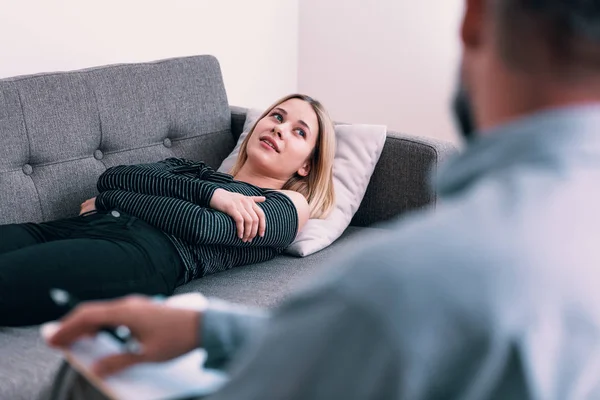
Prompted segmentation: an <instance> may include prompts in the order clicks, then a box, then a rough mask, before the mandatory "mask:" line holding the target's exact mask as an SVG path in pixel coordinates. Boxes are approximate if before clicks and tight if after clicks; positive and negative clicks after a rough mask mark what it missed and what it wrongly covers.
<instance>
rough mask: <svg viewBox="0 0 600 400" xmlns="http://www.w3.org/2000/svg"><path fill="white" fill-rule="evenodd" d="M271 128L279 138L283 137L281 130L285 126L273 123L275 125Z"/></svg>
mask: <svg viewBox="0 0 600 400" xmlns="http://www.w3.org/2000/svg"><path fill="white" fill-rule="evenodd" d="M273 130H274V131H275V134H276V135H277V136H279V138H280V139H283V132H284V130H285V128H284V127H283V126H281V125H275V127H274V128H273Z"/></svg>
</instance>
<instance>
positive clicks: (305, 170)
mask: <svg viewBox="0 0 600 400" xmlns="http://www.w3.org/2000/svg"><path fill="white" fill-rule="evenodd" d="M309 173H310V160H306V161H305V162H304V164H303V165H302V167H301V168H300V169H299V170H298V175H300V176H307V175H308V174H309Z"/></svg>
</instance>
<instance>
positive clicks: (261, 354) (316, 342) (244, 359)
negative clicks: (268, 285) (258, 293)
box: [203, 288, 397, 400]
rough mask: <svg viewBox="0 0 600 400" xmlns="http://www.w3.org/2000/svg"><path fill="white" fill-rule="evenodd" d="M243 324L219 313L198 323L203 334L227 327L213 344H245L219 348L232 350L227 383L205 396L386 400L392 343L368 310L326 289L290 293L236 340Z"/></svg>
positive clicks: (240, 319)
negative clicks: (233, 358) (286, 300)
mask: <svg viewBox="0 0 600 400" xmlns="http://www.w3.org/2000/svg"><path fill="white" fill-rule="evenodd" d="M248 322H249V320H247V319H246V320H244V319H243V317H240V316H234V317H232V316H231V315H227V314H223V313H221V314H219V315H212V316H211V318H209V319H207V320H206V321H205V323H206V324H207V326H205V327H204V328H203V329H204V331H205V332H206V331H208V330H211V329H214V327H215V326H218V325H221V326H223V325H225V326H227V327H231V331H229V333H228V334H227V335H222V336H221V337H222V338H227V337H230V338H231V339H230V340H228V341H223V340H222V339H221V340H220V342H224V343H245V344H248V345H247V346H245V347H241V346H231V347H230V349H231V350H230V351H227V352H226V354H228V356H231V355H233V354H234V353H236V350H237V353H238V355H236V362H235V364H234V365H233V367H232V368H231V370H230V371H229V372H230V376H231V381H230V382H229V383H228V384H227V385H226V386H225V387H224V388H223V389H221V390H220V391H219V392H218V393H216V394H215V395H214V397H211V399H241V398H243V399H289V400H294V399H298V400H299V399H317V400H318V399H323V400H325V399H327V400H329V399H380V398H392V397H389V393H390V388H389V386H390V382H392V386H396V383H395V376H394V371H395V366H394V363H395V360H396V359H397V357H396V356H395V354H394V347H393V344H392V343H390V341H389V338H388V337H387V336H386V335H385V333H384V330H383V329H381V326H380V325H379V323H378V321H377V320H376V319H375V318H373V316H372V315H371V314H369V313H368V312H365V311H363V310H362V309H361V308H360V307H359V306H356V305H355V304H352V303H351V302H348V301H347V299H345V298H344V297H343V296H341V295H340V294H339V293H337V292H336V291H335V289H334V288H327V289H325V288H323V290H320V291H317V292H310V291H309V292H306V293H304V294H303V295H302V296H300V297H296V298H295V299H294V300H293V301H291V302H289V303H287V304H286V305H285V306H283V307H282V308H281V309H279V310H278V311H277V312H276V313H275V314H274V315H273V316H272V317H271V318H268V319H266V320H264V322H263V323H262V324H261V325H260V326H259V328H254V330H252V328H250V329H251V331H252V332H253V336H251V337H245V338H244V339H242V340H241V341H240V340H239V339H238V338H240V337H243V333H241V332H242V331H241V330H242V329H246V328H245V324H247V323H248ZM251 323H252V322H251ZM214 337H215V335H213V339H214ZM207 338H208V337H207ZM209 345H211V346H214V344H213V343H212V342H211V343H209ZM224 347H225V348H226V346H222V348H224Z"/></svg>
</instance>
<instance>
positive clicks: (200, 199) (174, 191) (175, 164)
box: [97, 158, 219, 207]
mask: <svg viewBox="0 0 600 400" xmlns="http://www.w3.org/2000/svg"><path fill="white" fill-rule="evenodd" d="M213 173H214V171H213V169H212V168H210V167H208V166H207V165H206V164H204V163H201V162H198V163H193V162H191V161H187V160H183V159H177V158H170V159H167V160H164V161H160V162H157V163H151V164H136V165H119V166H116V167H112V168H109V169H107V170H106V171H105V172H104V173H103V174H102V175H100V177H99V178H98V183H97V187H98V192H100V193H102V192H105V191H109V190H122V191H128V192H135V193H141V194H148V195H155V196H163V197H173V198H177V199H181V200H185V201H189V202H192V203H194V204H198V205H200V206H202V207H208V205H209V204H210V200H211V199H212V196H213V194H214V192H215V190H217V189H218V188H219V187H218V186H217V185H215V184H214V183H212V182H209V181H206V180H205V178H206V177H208V176H210V175H212V174H213Z"/></svg>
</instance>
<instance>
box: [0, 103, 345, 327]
mask: <svg viewBox="0 0 600 400" xmlns="http://www.w3.org/2000/svg"><path fill="white" fill-rule="evenodd" d="M334 153H335V132H334V128H333V124H332V122H331V120H330V118H329V117H328V115H327V113H326V111H325V110H324V108H323V107H322V105H321V104H320V103H319V102H317V101H315V100H313V99H311V98H310V97H307V96H304V95H290V96H287V97H284V98H283V99H281V100H279V101H278V102H276V103H275V104H274V105H273V106H272V107H270V108H269V109H268V110H267V111H265V113H264V114H263V115H262V116H261V117H260V118H259V119H258V121H257V122H256V124H255V125H254V126H253V128H252V130H251V133H250V134H249V135H248V136H247V138H246V140H245V141H244V142H243V143H242V145H241V148H240V153H239V157H238V159H237V162H236V164H235V165H234V167H233V169H232V171H231V175H229V174H223V173H220V172H216V171H214V170H213V169H211V168H210V167H208V166H206V165H205V164H203V163H200V162H193V161H188V160H184V159H176V158H170V159H167V160H164V161H161V162H157V163H154V164H141V165H131V166H117V167H113V168H109V169H108V170H107V171H106V172H104V173H103V174H102V175H101V176H100V178H99V179H98V191H99V195H98V196H97V197H95V198H94V199H90V200H87V201H86V202H84V203H83V204H82V207H81V214H80V215H79V216H78V217H74V218H69V219H62V220H58V221H52V222H45V223H40V224H34V223H26V224H18V225H17V224H13V225H4V226H0V238H2V239H1V240H0V326H20V325H31V324H38V323H42V322H45V321H48V320H52V319H55V318H58V317H60V316H61V315H62V314H63V311H62V310H61V309H60V308H59V307H57V306H55V305H54V304H53V302H52V301H51V299H50V297H49V289H51V288H61V289H64V290H67V291H69V292H71V293H72V294H73V295H74V296H76V297H78V298H80V299H101V298H112V297H117V296H122V295H126V294H129V293H143V294H164V295H170V294H172V293H173V291H174V289H175V288H176V287H177V286H178V285H180V284H183V283H186V282H189V281H190V280H192V279H195V278H198V277H201V276H204V275H206V274H210V273H214V272H217V271H222V270H225V269H228V268H232V267H236V266H239V265H244V264H251V263H257V262H261V261H265V260H269V259H271V258H273V257H275V256H276V255H277V254H279V253H281V252H282V251H283V249H284V248H285V247H287V246H288V245H289V244H291V243H292V241H293V240H294V238H295V236H296V234H297V232H298V231H299V230H300V229H301V228H302V226H303V225H304V223H305V222H306V221H307V219H308V218H322V217H324V216H326V215H327V213H328V212H329V210H330V208H331V207H332V205H333V197H334V193H333V181H332V169H333V159H334Z"/></svg>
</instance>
